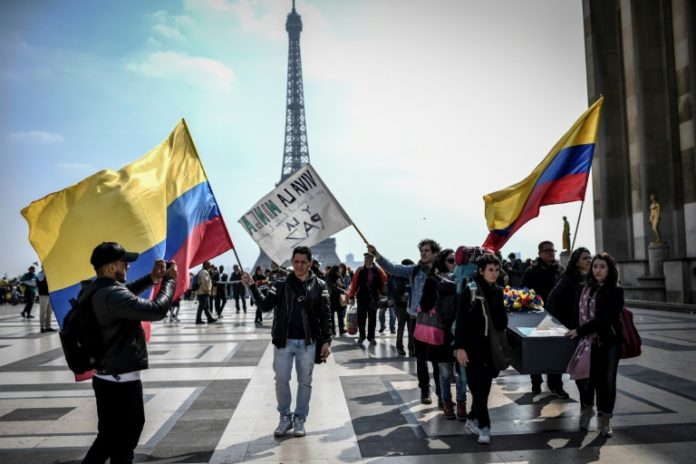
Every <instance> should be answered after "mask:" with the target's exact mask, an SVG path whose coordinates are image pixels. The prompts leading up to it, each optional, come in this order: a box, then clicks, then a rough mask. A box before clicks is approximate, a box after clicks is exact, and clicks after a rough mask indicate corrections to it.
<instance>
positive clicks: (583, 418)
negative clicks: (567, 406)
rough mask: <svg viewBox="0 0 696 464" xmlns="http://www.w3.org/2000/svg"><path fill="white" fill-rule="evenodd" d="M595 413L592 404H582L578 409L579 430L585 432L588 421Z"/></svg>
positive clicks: (588, 426) (588, 425) (588, 424)
mask: <svg viewBox="0 0 696 464" xmlns="http://www.w3.org/2000/svg"><path fill="white" fill-rule="evenodd" d="M594 415H595V411H594V408H593V407H592V406H582V408H581V410H580V430H582V431H583V432H587V430H588V429H589V428H590V421H591V420H592V418H593V417H594Z"/></svg>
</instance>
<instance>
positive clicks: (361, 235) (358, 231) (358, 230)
mask: <svg viewBox="0 0 696 464" xmlns="http://www.w3.org/2000/svg"><path fill="white" fill-rule="evenodd" d="M350 222H351V224H353V227H355V231H356V232H357V233H358V235H360V238H361V239H363V242H365V245H369V244H370V242H368V241H367V239H366V238H365V236H364V235H363V233H362V232H360V229H358V226H356V225H355V223H354V222H353V221H350Z"/></svg>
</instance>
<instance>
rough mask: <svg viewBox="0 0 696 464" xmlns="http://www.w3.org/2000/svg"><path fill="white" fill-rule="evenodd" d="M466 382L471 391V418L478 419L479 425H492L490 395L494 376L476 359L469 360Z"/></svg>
mask: <svg viewBox="0 0 696 464" xmlns="http://www.w3.org/2000/svg"><path fill="white" fill-rule="evenodd" d="M466 382H467V384H468V385H469V390H470V391H471V399H472V401H471V403H472V404H471V412H470V413H469V419H476V420H478V425H479V427H490V426H491V418H490V416H489V415H488V395H490V393H491V385H492V384H493V377H491V374H490V372H489V369H488V368H487V367H486V366H484V365H483V364H481V363H480V362H476V361H475V360H474V361H473V362H472V361H471V360H469V364H468V365H467V366H466Z"/></svg>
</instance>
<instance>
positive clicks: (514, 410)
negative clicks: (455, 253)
mask: <svg viewBox="0 0 696 464" xmlns="http://www.w3.org/2000/svg"><path fill="white" fill-rule="evenodd" d="M37 310H38V308H37ZM252 310H253V308H252ZM20 311H21V308H20V307H19V306H0V462H3V463H6V464H9V463H36V464H40V463H55V462H59V463H64V462H79V460H80V459H81V457H82V456H84V454H85V452H86V450H87V448H88V447H89V445H90V444H91V442H92V440H93V439H94V436H95V430H96V407H95V402H94V397H93V393H92V389H91V383H90V382H83V383H75V382H74V381H73V379H72V374H71V373H70V372H69V371H68V370H67V368H66V367H65V364H64V361H63V358H62V352H61V348H60V342H59V338H58V335H57V334H55V333H46V334H41V333H39V326H38V317H37V318H36V319H32V320H31V321H27V320H24V319H22V318H21V317H20V315H19V312H20ZM224 314H225V317H224V319H222V320H221V321H220V323H217V324H213V325H211V326H206V325H203V326H196V325H195V324H194V316H195V306H194V305H193V303H191V302H184V303H183V304H182V309H181V314H180V318H181V322H178V323H170V322H158V323H155V324H153V337H152V341H151V343H150V344H149V352H150V360H151V369H150V370H148V371H146V372H144V374H143V384H144V391H145V401H146V403H145V409H146V424H145V429H144V430H143V433H142V436H141V438H140V444H139V446H138V449H137V450H136V453H137V455H136V460H137V461H139V462H172V463H207V462H211V463H225V462H240V461H246V462H255V463H266V462H268V463H279V462H283V463H300V462H303V463H307V462H309V463H337V462H398V463H431V462H432V463H434V462H438V463H439V462H448V463H449V462H465V463H484V462H493V463H503V462H510V463H512V462H515V463H527V462H529V463H541V462H547V461H550V460H553V461H558V462H564V463H589V462H617V463H619V462H620V463H626V462H631V463H632V464H637V463H666V462H675V463H686V462H689V463H690V462H693V454H694V451H696V371H694V370H693V369H691V366H693V365H694V363H695V362H696V316H694V315H689V314H677V313H668V312H658V311H650V310H635V314H636V323H637V325H638V328H639V330H640V332H641V335H642V336H643V340H644V352H643V355H642V356H641V357H639V358H637V359H632V360H626V361H622V362H621V365H620V368H619V379H618V388H619V394H618V399H617V405H616V415H615V417H614V419H613V421H612V423H613V425H614V430H615V435H614V437H613V438H610V439H603V438H601V437H600V436H599V435H598V433H597V432H596V429H595V428H594V426H595V422H594V421H593V423H592V428H591V430H590V432H588V433H581V432H579V431H577V420H578V417H579V407H578V402H577V400H578V395H577V391H576V389H575V385H574V383H573V382H571V381H566V385H565V386H566V390H568V392H569V393H570V394H571V398H570V399H568V400H560V399H557V398H556V397H554V396H552V395H550V394H549V393H548V392H546V391H542V394H540V395H534V394H532V393H531V392H530V391H529V387H530V384H529V377H528V376H523V375H518V374H517V372H515V371H514V370H512V369H509V370H507V371H505V372H504V373H502V375H501V376H500V377H499V378H498V379H497V380H496V382H495V383H494V386H493V391H492V394H491V400H490V405H491V417H492V422H493V426H492V432H493V437H492V444H491V445H490V446H485V445H479V444H477V443H476V440H475V437H474V436H472V435H471V434H468V433H466V432H465V430H464V426H463V423H461V422H458V421H447V420H444V419H443V417H442V415H441V413H440V411H439V410H438V409H437V406H436V405H428V406H426V405H422V404H420V402H419V392H418V388H417V382H416V378H415V360H414V359H413V358H404V357H399V356H398V355H397V353H396V350H395V348H394V336H393V335H387V334H385V335H381V336H379V337H378V344H377V345H376V346H365V347H363V348H359V347H357V346H355V343H354V339H353V338H352V337H341V338H338V339H336V340H335V342H334V345H333V351H334V355H333V356H332V357H331V359H330V361H329V362H328V363H327V364H325V365H320V366H317V368H316V369H315V371H314V388H313V396H312V402H311V410H310V417H309V419H308V421H307V432H308V434H307V436H306V437H304V438H282V439H277V438H274V437H273V429H274V427H275V425H276V422H277V413H276V411H275V394H274V382H273V373H272V369H271V363H272V346H271V344H270V330H269V327H270V321H266V322H265V323H264V326H262V327H260V328H256V327H255V325H254V323H253V313H252V312H251V311H250V312H249V314H243V313H241V314H236V313H234V310H233V309H232V308H231V306H230V304H229V302H228V305H227V307H226V308H225V313H224ZM386 333H388V331H387V332H386ZM442 460H445V461H442Z"/></svg>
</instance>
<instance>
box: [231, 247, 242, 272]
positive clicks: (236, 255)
mask: <svg viewBox="0 0 696 464" xmlns="http://www.w3.org/2000/svg"><path fill="white" fill-rule="evenodd" d="M232 251H233V252H234V257H235V259H236V260H237V264H238V265H239V269H240V270H241V271H242V272H244V266H242V261H241V260H240V259H239V255H238V254H237V248H236V247H234V246H233V247H232Z"/></svg>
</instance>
